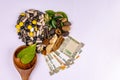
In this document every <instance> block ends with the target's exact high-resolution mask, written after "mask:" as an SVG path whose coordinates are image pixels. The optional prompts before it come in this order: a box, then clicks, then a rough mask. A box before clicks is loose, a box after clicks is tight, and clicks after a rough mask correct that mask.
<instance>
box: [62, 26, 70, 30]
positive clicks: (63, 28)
mask: <svg viewBox="0 0 120 80" xmlns="http://www.w3.org/2000/svg"><path fill="white" fill-rule="evenodd" d="M62 30H63V31H70V26H63V27H62Z"/></svg>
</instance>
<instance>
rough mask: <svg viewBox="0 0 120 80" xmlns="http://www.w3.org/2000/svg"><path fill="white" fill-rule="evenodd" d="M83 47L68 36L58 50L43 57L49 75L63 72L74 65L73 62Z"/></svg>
mask: <svg viewBox="0 0 120 80" xmlns="http://www.w3.org/2000/svg"><path fill="white" fill-rule="evenodd" d="M83 46H84V44H83V43H82V42H78V41H77V40H75V39H74V38H72V37H70V36H68V37H67V38H66V39H65V40H64V41H63V43H62V44H61V45H60V47H59V49H57V50H56V51H54V52H51V53H49V54H47V55H45V59H46V62H47V65H48V67H49V70H50V71H49V73H50V75H53V74H54V73H58V72H59V71H60V70H65V69H67V68H69V67H70V66H71V65H72V64H74V61H75V60H76V59H77V58H79V55H80V53H81V52H82V50H81V48H82V47H83Z"/></svg>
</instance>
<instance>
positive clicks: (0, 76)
mask: <svg viewBox="0 0 120 80" xmlns="http://www.w3.org/2000/svg"><path fill="white" fill-rule="evenodd" d="M31 8H33V9H38V10H41V11H45V10H47V9H52V10H56V11H59V10H61V11H64V12H66V13H67V14H68V17H69V20H70V21H71V22H72V26H71V27H72V29H71V33H70V35H71V36H72V37H74V38H75V39H77V40H78V41H82V42H84V43H85V46H84V48H83V52H82V53H81V55H80V58H79V59H78V60H77V61H76V62H75V64H74V65H72V66H71V67H70V68H69V69H67V70H64V71H61V72H59V73H58V74H55V75H53V76H50V75H49V73H48V72H49V71H48V67H47V64H46V62H45V60H44V57H43V56H42V55H38V63H37V66H36V68H35V69H34V71H33V72H32V74H31V76H30V80H120V0H0V80H21V78H20V75H19V74H18V72H17V70H16V69H15V67H14V65H13V62H12V58H13V53H14V51H15V49H16V48H17V47H18V46H20V45H23V44H24V43H23V42H22V41H21V40H19V39H18V35H17V34H16V29H15V24H16V21H17V18H18V15H19V14H20V13H21V12H22V11H25V10H27V9H31Z"/></svg>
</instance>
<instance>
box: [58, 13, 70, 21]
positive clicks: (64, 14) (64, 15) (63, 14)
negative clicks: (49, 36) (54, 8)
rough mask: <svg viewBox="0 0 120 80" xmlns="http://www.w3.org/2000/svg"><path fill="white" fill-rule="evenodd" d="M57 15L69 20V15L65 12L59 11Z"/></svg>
mask: <svg viewBox="0 0 120 80" xmlns="http://www.w3.org/2000/svg"><path fill="white" fill-rule="evenodd" d="M56 14H61V15H62V16H63V17H64V18H67V20H68V17H67V14H66V13H65V12H62V11H58V12H56Z"/></svg>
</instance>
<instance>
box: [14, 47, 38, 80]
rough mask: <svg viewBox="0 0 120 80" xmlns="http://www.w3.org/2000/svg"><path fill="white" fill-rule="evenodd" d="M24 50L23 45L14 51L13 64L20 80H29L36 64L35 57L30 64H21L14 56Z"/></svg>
mask: <svg viewBox="0 0 120 80" xmlns="http://www.w3.org/2000/svg"><path fill="white" fill-rule="evenodd" d="M24 48H26V46H24V45H23V46H20V47H18V48H17V49H16V51H15V52H14V55H13V62H14V65H15V67H16V69H17V71H18V72H19V73H20V75H21V78H22V80H29V76H30V74H31V72H32V70H33V69H34V67H35V65H36V62H37V55H35V57H34V59H33V60H32V61H31V62H30V63H28V64H22V63H21V61H20V59H19V58H17V57H16V56H17V54H18V53H19V52H20V51H21V50H22V49H24Z"/></svg>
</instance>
